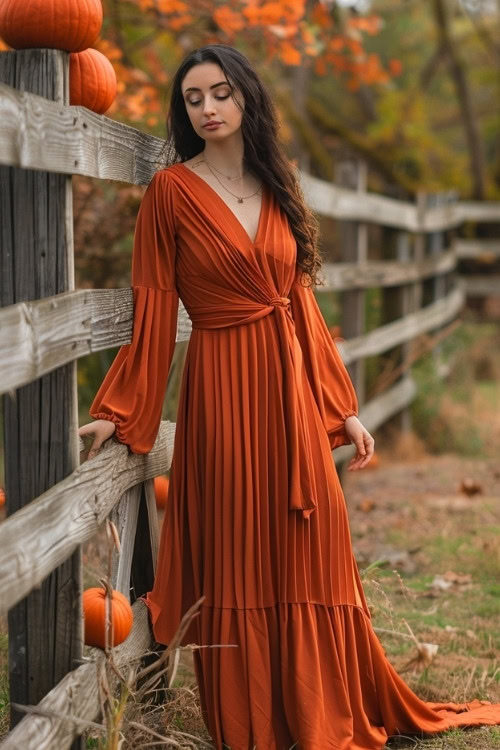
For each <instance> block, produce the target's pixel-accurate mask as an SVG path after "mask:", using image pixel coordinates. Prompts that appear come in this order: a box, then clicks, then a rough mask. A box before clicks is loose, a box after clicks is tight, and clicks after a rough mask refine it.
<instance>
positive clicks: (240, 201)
mask: <svg viewBox="0 0 500 750" xmlns="http://www.w3.org/2000/svg"><path fill="white" fill-rule="evenodd" d="M204 161H205V163H206V165H207V167H208V168H209V170H210V171H211V172H212V174H213V176H214V177H215V179H216V180H217V182H218V183H219V185H222V187H223V188H224V190H227V192H228V193H230V194H231V195H232V196H233V197H234V198H238V203H243V201H244V200H247V198H252V197H253V196H254V195H257V193H258V192H259V190H260V189H261V187H262V183H261V184H260V185H259V187H258V188H257V190H256V191H255V193H252V195H245V196H240V195H236V194H235V193H233V192H231V190H229V188H227V187H226V186H225V185H224V183H223V182H221V181H220V180H219V178H218V177H217V175H216V174H215V172H214V171H213V169H215V167H214V168H213V169H212V166H211V165H210V164H209V162H208V161H207V160H206V159H204ZM217 171H219V170H217ZM247 172H248V170H245V172H243V174H246V173H247ZM220 174H222V172H220ZM224 177H227V175H224ZM241 177H243V175H241ZM227 179H228V180H230V179H236V178H231V177H228V178H227ZM240 179H241V178H240Z"/></svg>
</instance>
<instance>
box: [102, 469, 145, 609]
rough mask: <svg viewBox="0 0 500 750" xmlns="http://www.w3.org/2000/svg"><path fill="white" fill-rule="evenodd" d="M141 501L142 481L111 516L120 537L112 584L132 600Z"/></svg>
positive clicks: (127, 492)
mask: <svg viewBox="0 0 500 750" xmlns="http://www.w3.org/2000/svg"><path fill="white" fill-rule="evenodd" d="M140 501H141V483H139V484H135V485H134V486H133V487H130V488H129V489H128V490H127V491H126V492H125V494H124V495H123V497H122V498H121V500H120V501H119V502H118V503H117V504H116V505H115V507H114V508H113V510H112V511H111V513H110V515H109V517H110V520H111V521H112V522H113V523H114V525H115V526H116V530H117V532H118V536H119V538H120V552H119V553H118V551H117V550H116V549H114V550H113V561H112V562H113V565H112V574H111V585H112V586H113V588H115V589H117V590H118V591H121V593H122V594H123V595H124V596H126V597H127V599H128V600H129V601H130V570H131V568H132V556H133V553H134V540H135V532H136V529H137V517H138V515H139V504H140Z"/></svg>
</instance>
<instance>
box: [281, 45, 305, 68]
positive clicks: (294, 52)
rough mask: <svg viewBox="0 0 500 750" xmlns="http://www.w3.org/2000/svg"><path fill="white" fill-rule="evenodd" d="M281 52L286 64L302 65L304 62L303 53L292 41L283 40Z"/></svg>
mask: <svg viewBox="0 0 500 750" xmlns="http://www.w3.org/2000/svg"><path fill="white" fill-rule="evenodd" d="M280 52H281V59H282V60H283V62H284V63H285V64H286V65H300V63H301V62H302V55H301V54H300V52H299V51H298V49H296V48H295V47H294V46H293V44H290V42H287V41H283V42H281V45H280Z"/></svg>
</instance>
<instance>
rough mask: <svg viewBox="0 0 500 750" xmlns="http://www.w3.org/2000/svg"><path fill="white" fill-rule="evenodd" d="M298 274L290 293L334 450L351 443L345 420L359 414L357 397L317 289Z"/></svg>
mask: <svg viewBox="0 0 500 750" xmlns="http://www.w3.org/2000/svg"><path fill="white" fill-rule="evenodd" d="M299 276H300V270H298V271H297V274H296V277H295V281H294V283H293V284H292V288H291V290H290V293H289V298H290V301H291V309H292V315H293V318H294V321H295V330H296V334H297V338H298V339H299V342H300V346H301V349H302V356H303V359H304V364H305V368H306V372H307V377H308V379H309V382H310V384H311V389H312V392H313V395H314V398H315V401H316V403H317V405H318V409H319V412H320V414H321V418H322V420H323V423H324V425H325V429H326V431H327V433H328V437H329V439H330V448H331V449H332V450H333V449H334V448H338V447H339V446H340V445H346V444H348V443H350V442H351V440H350V438H349V437H348V435H347V433H346V431H345V420H346V419H347V417H349V416H352V415H355V416H358V399H357V396H356V391H355V390H354V386H353V384H352V381H351V378H350V376H349V373H348V372H347V369H346V366H345V365H344V362H343V361H342V358H341V356H340V353H339V351H338V349H337V346H336V344H335V342H334V341H333V339H332V337H331V334H330V332H329V330H328V327H327V325H326V323H325V320H324V318H323V315H322V314H321V310H320V309H319V306H318V303H317V301H316V297H315V296H314V292H313V290H312V289H311V288H309V287H304V286H302V285H301V283H300V281H299Z"/></svg>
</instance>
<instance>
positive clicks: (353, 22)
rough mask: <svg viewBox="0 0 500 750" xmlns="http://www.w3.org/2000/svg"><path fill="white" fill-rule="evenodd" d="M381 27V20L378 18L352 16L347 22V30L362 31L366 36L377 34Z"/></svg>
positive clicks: (372, 16)
mask: <svg viewBox="0 0 500 750" xmlns="http://www.w3.org/2000/svg"><path fill="white" fill-rule="evenodd" d="M381 27H382V19H381V18H380V16H375V15H371V16H353V17H351V18H349V19H348V21H347V28H348V29H358V31H364V32H365V33H366V34H371V35H372V36H373V35H374V34H378V32H379V31H380V29H381Z"/></svg>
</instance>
